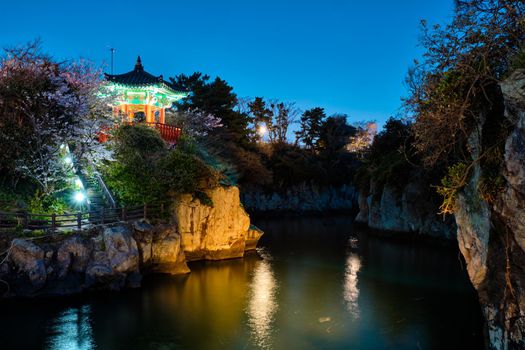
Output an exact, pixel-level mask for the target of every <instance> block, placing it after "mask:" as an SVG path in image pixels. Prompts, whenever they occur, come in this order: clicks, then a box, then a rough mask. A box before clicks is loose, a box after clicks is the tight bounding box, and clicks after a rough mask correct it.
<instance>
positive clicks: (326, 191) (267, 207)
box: [241, 184, 357, 213]
mask: <svg viewBox="0 0 525 350" xmlns="http://www.w3.org/2000/svg"><path fill="white" fill-rule="evenodd" d="M241 200H242V203H243V205H244V207H245V208H246V210H248V211H249V212H251V213H272V212H290V213H315V212H327V211H349V210H356V209H357V191H356V190H355V188H354V187H353V186H351V185H343V186H340V187H320V186H317V185H314V184H302V185H297V186H293V187H290V188H288V189H287V190H286V191H282V192H273V191H267V190H262V189H258V188H252V189H246V190H243V193H242V194H241Z"/></svg>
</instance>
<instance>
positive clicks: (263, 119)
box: [248, 97, 274, 141]
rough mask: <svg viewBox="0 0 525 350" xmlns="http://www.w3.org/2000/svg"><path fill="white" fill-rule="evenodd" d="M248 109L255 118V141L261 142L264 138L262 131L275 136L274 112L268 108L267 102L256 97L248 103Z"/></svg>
mask: <svg viewBox="0 0 525 350" xmlns="http://www.w3.org/2000/svg"><path fill="white" fill-rule="evenodd" d="M248 108H249V109H250V113H251V114H252V116H253V126H254V129H255V133H254V135H255V141H260V140H261V139H262V137H263V134H264V133H263V132H262V131H267V132H268V133H269V135H273V115H274V114H273V111H272V109H271V108H268V107H267V106H266V101H265V100H264V99H263V98H262V97H256V98H255V99H254V100H253V101H251V102H248Z"/></svg>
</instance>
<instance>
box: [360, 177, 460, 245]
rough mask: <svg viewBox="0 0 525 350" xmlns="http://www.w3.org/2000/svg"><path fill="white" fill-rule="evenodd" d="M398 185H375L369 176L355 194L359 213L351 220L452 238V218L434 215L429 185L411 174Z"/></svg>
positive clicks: (434, 207) (402, 230) (393, 229)
mask: <svg viewBox="0 0 525 350" xmlns="http://www.w3.org/2000/svg"><path fill="white" fill-rule="evenodd" d="M407 183H408V184H407V185H406V186H404V187H403V188H402V189H396V188H393V187H392V186H389V185H385V186H378V185H377V184H376V183H375V182H374V181H373V180H372V181H371V182H370V187H369V189H368V191H367V192H366V193H365V192H361V193H360V194H359V200H358V203H359V213H358V214H357V216H356V219H355V221H356V222H358V223H362V224H366V225H368V226H369V227H370V228H374V229H378V230H386V231H395V232H410V233H415V234H421V235H426V236H432V237H436V238H444V239H454V238H455V237H456V226H455V224H454V221H453V219H451V218H443V217H442V216H439V215H437V214H436V213H437V205H436V203H434V202H433V201H432V200H430V199H429V198H431V195H430V193H429V191H430V190H431V189H430V186H429V185H428V184H425V183H423V182H422V181H421V180H420V176H418V174H415V175H414V176H413V177H412V178H411V179H410V180H409V181H407Z"/></svg>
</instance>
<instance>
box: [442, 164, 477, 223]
mask: <svg viewBox="0 0 525 350" xmlns="http://www.w3.org/2000/svg"><path fill="white" fill-rule="evenodd" d="M468 172H469V167H468V166H467V164H465V163H457V164H454V165H452V166H450V167H449V168H448V171H447V175H446V176H445V177H444V178H442V179H441V186H437V187H436V191H437V193H438V194H440V195H441V196H442V197H443V203H442V204H441V206H440V207H439V209H440V214H443V215H445V214H452V213H453V212H454V205H455V203H456V197H457V194H458V192H459V191H460V190H461V189H462V188H463V187H464V186H465V184H466V180H467V178H468V175H469V174H468Z"/></svg>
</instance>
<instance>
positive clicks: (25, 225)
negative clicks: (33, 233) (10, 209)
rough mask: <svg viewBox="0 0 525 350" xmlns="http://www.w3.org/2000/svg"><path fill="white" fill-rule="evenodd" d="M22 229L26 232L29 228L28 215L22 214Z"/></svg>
mask: <svg viewBox="0 0 525 350" xmlns="http://www.w3.org/2000/svg"><path fill="white" fill-rule="evenodd" d="M24 228H25V229H26V230H27V229H28V228H29V213H28V212H27V211H25V212H24Z"/></svg>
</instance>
